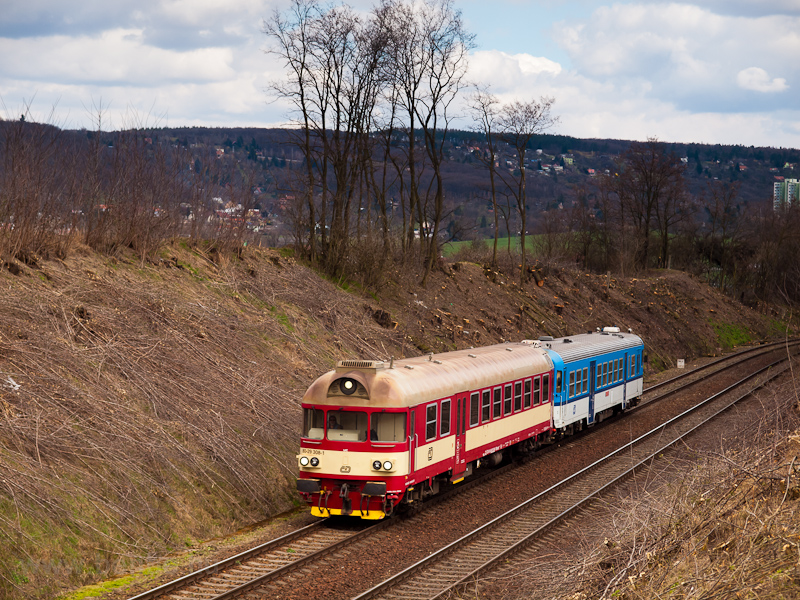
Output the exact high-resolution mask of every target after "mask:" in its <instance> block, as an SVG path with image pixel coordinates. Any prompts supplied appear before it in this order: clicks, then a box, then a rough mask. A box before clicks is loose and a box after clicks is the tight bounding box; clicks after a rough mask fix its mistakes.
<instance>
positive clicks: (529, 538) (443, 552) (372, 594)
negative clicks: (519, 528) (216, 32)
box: [354, 358, 786, 600]
mask: <svg viewBox="0 0 800 600" xmlns="http://www.w3.org/2000/svg"><path fill="white" fill-rule="evenodd" d="M785 360H786V359H785V358H783V359H780V360H778V361H775V362H774V363H772V364H770V365H768V366H766V367H763V368H761V369H759V370H758V371H756V372H755V373H752V374H750V375H748V376H747V377H745V378H743V379H741V380H740V381H738V382H736V383H735V384H733V385H731V386H728V387H727V388H726V389H724V390H722V391H721V392H718V393H716V394H714V395H712V396H710V397H709V398H707V399H706V400H704V401H703V402H701V403H699V404H697V405H695V406H694V407H692V408H690V409H687V410H686V411H684V412H682V413H681V414H679V415H677V416H675V417H673V418H672V419H669V420H668V421H666V422H665V423H662V424H660V425H659V426H658V427H655V428H654V429H652V430H650V431H649V432H647V433H645V434H643V435H641V436H639V437H638V438H636V439H635V440H633V441H631V442H629V443H627V444H625V445H624V446H622V447H620V448H618V449H617V450H615V451H614V452H612V453H610V454H608V455H607V456H605V457H603V458H601V459H599V460H597V461H595V462H594V463H592V464H591V465H589V466H587V467H585V468H583V469H581V470H580V471H578V472H577V473H574V474H573V475H571V476H570V477H568V478H566V479H564V480H563V481H561V482H559V483H557V484H555V485H554V486H551V487H550V488H548V489H547V490H545V491H543V492H541V493H539V494H537V495H536V496H534V497H533V498H530V499H528V500H526V501H525V502H523V503H521V504H520V505H518V506H517V507H515V508H513V509H511V510H509V511H507V512H506V513H504V514H503V515H500V516H499V517H496V518H495V519H493V520H492V521H490V522H488V523H486V524H485V525H483V526H481V527H479V528H477V529H475V530H473V531H472V532H470V533H468V534H467V535H465V536H463V537H462V538H460V539H459V540H456V541H454V542H452V543H450V544H448V545H447V546H445V547H443V548H441V549H440V550H438V551H437V552H435V553H433V554H431V555H430V556H428V557H426V558H425V559H423V560H421V561H419V562H417V563H416V564H414V565H412V566H410V567H408V568H407V569H405V570H403V571H401V572H400V573H398V574H396V575H395V576H393V577H391V578H389V579H387V580H386V581H384V582H382V583H380V584H378V585H376V586H374V587H373V588H371V589H370V590H367V591H366V592H364V593H363V594H361V595H359V596H357V597H356V598H354V600H367V599H371V598H376V597H380V596H381V594H383V593H385V592H389V590H391V589H392V588H394V587H396V586H399V585H402V584H403V583H404V582H405V581H406V580H409V579H410V578H411V577H413V576H414V575H416V574H418V573H420V572H421V571H422V570H423V569H425V568H426V567H428V566H430V565H433V564H435V563H437V562H439V561H442V560H443V559H444V558H446V557H447V556H448V555H450V554H453V553H455V552H456V551H458V550H459V549H461V548H463V547H465V546H466V545H467V544H469V543H470V542H473V541H476V540H477V539H478V538H480V537H482V536H484V535H485V534H487V533H488V532H489V531H491V530H492V529H495V528H497V527H498V526H500V525H502V524H504V523H505V522H506V521H509V520H510V519H513V518H514V517H515V516H516V515H519V514H520V513H522V512H524V511H525V510H527V509H529V508H530V507H531V506H532V505H533V504H534V503H539V502H541V501H542V500H543V499H544V498H545V497H547V496H550V495H552V494H553V492H555V491H556V490H558V489H559V488H565V487H566V486H567V484H570V483H574V482H577V481H578V480H579V479H580V478H582V477H585V476H586V475H587V474H589V473H590V472H592V471H594V470H596V469H597V468H598V467H599V466H601V465H602V464H605V463H607V462H609V461H611V460H612V459H614V458H615V457H618V456H621V455H622V453H624V452H627V451H629V450H631V449H632V447H633V446H635V445H638V444H640V443H642V442H643V441H644V440H646V439H648V438H650V437H653V436H655V435H657V434H659V433H661V432H663V431H664V430H665V429H666V428H667V427H669V426H670V425H673V424H676V423H678V422H679V421H682V420H683V419H685V418H686V417H687V416H688V415H691V414H694V413H697V412H698V411H699V410H700V409H701V408H704V407H706V406H709V405H710V404H711V403H712V402H714V401H715V400H717V399H719V398H721V397H722V396H724V395H725V394H728V393H730V392H731V391H732V390H733V389H735V388H737V387H740V386H742V385H744V384H745V383H746V382H748V381H750V380H751V379H753V378H755V377H757V376H758V375H759V374H761V373H763V372H765V371H767V370H769V369H771V368H772V367H774V366H775V365H776V364H779V363H781V362H783V361H785ZM781 372H782V371H781ZM778 374H779V373H777V374H774V375H772V376H771V377H769V378H768V379H767V380H765V381H763V382H761V383H760V384H759V385H758V386H756V387H754V388H752V389H749V390H747V391H746V392H745V393H744V394H743V395H741V396H740V397H738V398H735V399H733V400H732V401H730V402H728V403H727V404H726V405H725V406H724V407H722V408H720V409H719V410H717V411H715V412H714V413H713V414H712V415H710V416H707V417H706V418H704V419H703V420H702V421H701V422H700V423H698V424H695V425H694V426H692V427H691V428H689V429H688V430H686V431H685V432H683V433H681V434H680V435H679V436H678V437H676V438H674V439H672V440H670V441H669V442H667V443H665V444H663V445H659V447H658V448H657V449H656V450H654V451H652V452H650V453H649V454H648V455H647V456H645V457H644V458H642V459H640V460H638V461H636V463H635V464H634V465H632V466H630V467H629V468H628V469H626V470H625V471H624V472H623V473H621V474H619V475H617V476H616V477H614V478H613V479H612V480H609V481H608V482H607V483H605V484H604V485H602V486H601V487H600V488H598V489H596V490H594V491H592V492H591V493H590V494H588V495H586V496H584V497H583V498H581V499H580V500H579V501H578V502H575V503H574V504H573V505H572V506H570V507H569V508H567V509H566V510H563V511H561V512H560V513H559V514H558V515H557V516H555V517H553V518H552V519H550V520H549V521H548V522H547V523H545V524H544V525H542V526H540V527H538V528H537V529H536V530H535V531H533V532H531V533H530V534H528V535H526V536H525V537H524V538H523V539H522V540H519V541H518V542H516V543H514V544H513V545H512V546H508V547H506V548H505V549H503V550H502V551H501V552H499V553H497V554H495V556H493V557H492V558H491V559H489V560H488V561H484V562H483V563H482V564H480V565H479V566H477V567H476V568H474V569H472V570H470V572H469V573H468V574H466V575H464V576H462V577H460V578H459V579H458V580H457V581H455V582H453V583H450V584H448V585H447V586H446V587H444V588H442V589H440V590H439V591H438V592H437V593H436V594H435V595H432V596H429V598H430V599H431V600H432V599H435V598H440V597H442V596H443V595H444V594H446V593H449V592H450V591H453V590H454V589H455V588H457V587H459V586H463V585H464V584H466V583H468V582H469V581H470V580H471V579H472V578H474V577H475V576H476V575H478V574H480V573H482V572H485V570H487V569H489V568H491V567H492V566H493V565H494V564H496V563H497V562H499V561H501V560H504V559H505V558H507V557H508V556H509V555H510V554H513V553H515V552H518V551H519V550H521V549H522V548H523V547H525V546H528V545H530V544H531V543H532V542H533V541H535V539H536V538H538V537H539V536H540V535H542V534H543V533H544V532H545V531H547V530H549V529H550V528H552V527H553V526H554V525H556V524H558V523H559V522H561V521H563V520H564V519H565V518H567V517H569V516H570V515H572V514H574V513H575V512H576V511H578V510H580V508H581V507H582V506H583V505H585V504H586V503H587V502H589V501H590V500H592V499H593V498H595V497H596V496H597V495H598V494H600V493H602V492H603V491H605V490H607V489H609V488H610V487H611V486H613V485H616V484H618V483H619V482H620V481H622V480H623V479H624V478H626V477H629V476H630V475H631V474H632V473H633V472H634V471H635V470H636V469H638V468H640V467H641V466H642V465H644V464H645V463H647V462H648V461H650V460H652V459H653V458H654V457H655V456H657V455H658V454H659V453H661V452H663V451H664V450H665V449H666V448H668V447H670V446H671V445H673V444H675V443H676V442H677V441H679V440H680V439H682V438H683V437H685V436H686V435H689V434H690V433H691V432H693V431H695V430H696V429H697V428H698V427H702V426H703V425H704V424H706V423H707V422H708V421H709V420H711V419H713V418H715V417H716V416H718V415H719V414H720V413H721V412H723V411H725V410H727V409H728V408H730V407H731V406H733V404H735V403H736V402H739V401H740V400H742V399H743V398H744V397H747V396H749V395H750V394H752V393H753V392H754V391H755V389H758V387H761V386H763V385H766V383H767V382H769V381H771V380H772V379H773V378H774V377H777V375H778ZM426 581H427V582H430V579H428V580H426Z"/></svg>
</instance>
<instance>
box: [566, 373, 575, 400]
mask: <svg viewBox="0 0 800 600" xmlns="http://www.w3.org/2000/svg"><path fill="white" fill-rule="evenodd" d="M567 381H569V397H570V398H572V397H573V396H574V395H575V372H574V371H573V372H572V373H567Z"/></svg>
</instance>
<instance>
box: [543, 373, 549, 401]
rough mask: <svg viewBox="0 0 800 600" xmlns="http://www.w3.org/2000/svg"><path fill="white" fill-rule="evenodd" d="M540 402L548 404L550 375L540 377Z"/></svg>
mask: <svg viewBox="0 0 800 600" xmlns="http://www.w3.org/2000/svg"><path fill="white" fill-rule="evenodd" d="M542 402H550V374H549V373H548V374H547V375H543V376H542Z"/></svg>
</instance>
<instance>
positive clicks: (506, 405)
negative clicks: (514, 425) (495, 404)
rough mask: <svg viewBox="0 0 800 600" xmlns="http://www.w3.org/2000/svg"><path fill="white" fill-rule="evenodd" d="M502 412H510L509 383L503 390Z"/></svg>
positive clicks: (507, 413)
mask: <svg viewBox="0 0 800 600" xmlns="http://www.w3.org/2000/svg"><path fill="white" fill-rule="evenodd" d="M503 414H504V415H510V414H511V384H510V383H509V384H508V385H507V386H506V387H505V390H504V394H503Z"/></svg>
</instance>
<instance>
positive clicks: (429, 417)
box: [425, 404, 437, 442]
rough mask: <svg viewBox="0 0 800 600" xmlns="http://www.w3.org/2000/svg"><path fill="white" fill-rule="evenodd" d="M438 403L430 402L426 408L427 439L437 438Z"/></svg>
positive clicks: (427, 440)
mask: <svg viewBox="0 0 800 600" xmlns="http://www.w3.org/2000/svg"><path fill="white" fill-rule="evenodd" d="M436 409H437V406H436V404H428V406H427V407H426V408H425V441H426V442H429V441H431V440H435V439H436V416H437V415H436V412H437V410H436Z"/></svg>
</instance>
